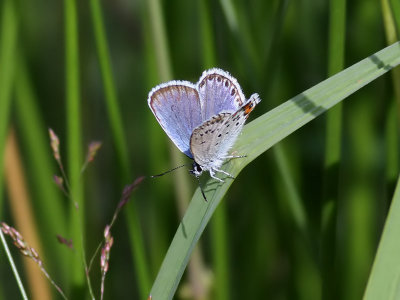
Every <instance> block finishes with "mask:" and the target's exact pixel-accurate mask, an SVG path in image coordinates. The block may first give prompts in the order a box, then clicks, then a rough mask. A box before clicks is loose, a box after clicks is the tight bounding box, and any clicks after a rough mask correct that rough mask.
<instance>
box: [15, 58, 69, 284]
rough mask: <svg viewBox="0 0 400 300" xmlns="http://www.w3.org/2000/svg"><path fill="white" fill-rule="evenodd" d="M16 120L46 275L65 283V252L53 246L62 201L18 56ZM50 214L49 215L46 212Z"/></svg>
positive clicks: (60, 228)
mask: <svg viewBox="0 0 400 300" xmlns="http://www.w3.org/2000/svg"><path fill="white" fill-rule="evenodd" d="M16 78H17V80H16V99H15V108H16V117H17V121H18V125H19V134H20V135H19V136H20V138H21V141H22V144H23V146H24V147H23V148H24V149H29V151H27V153H24V155H25V156H26V158H27V159H26V164H27V167H28V168H27V171H28V172H29V170H33V173H34V174H29V178H31V188H32V195H33V197H32V198H33V201H34V211H35V214H36V215H37V220H38V224H39V227H40V232H41V235H40V238H41V239H42V241H43V245H44V247H43V250H44V252H43V253H41V255H42V256H43V257H44V258H45V262H46V265H47V266H48V268H49V271H50V272H49V273H50V274H54V275H57V273H60V274H59V275H60V277H61V280H60V282H65V281H66V269H67V260H66V257H68V255H69V252H70V251H68V249H67V247H56V248H55V247H54V245H55V243H56V242H55V237H56V235H57V234H60V235H62V236H68V234H67V226H66V214H65V212H64V210H63V198H62V197H61V195H62V194H61V192H60V190H58V189H57V188H56V186H55V184H54V182H53V180H52V177H53V175H54V174H55V168H54V158H53V156H52V153H51V150H50V145H49V139H48V134H47V128H46V126H45V125H44V124H43V122H42V119H41V117H42V116H41V115H40V113H39V109H38V107H37V101H38V100H37V98H36V97H35V95H34V92H33V87H32V83H31V80H30V78H29V76H28V72H27V70H26V65H25V61H24V59H23V57H22V56H21V55H19V56H18V66H17V75H16ZM49 211H51V214H49V213H48V212H49Z"/></svg>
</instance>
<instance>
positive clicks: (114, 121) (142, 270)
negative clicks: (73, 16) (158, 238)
mask: <svg viewBox="0 0 400 300" xmlns="http://www.w3.org/2000/svg"><path fill="white" fill-rule="evenodd" d="M90 9H91V14H92V22H93V28H94V34H95V40H96V46H97V52H98V57H99V62H100V68H101V75H102V79H103V85H104V94H105V100H106V105H107V113H108V117H109V120H110V125H111V131H112V135H113V139H114V144H115V147H116V151H117V158H118V160H119V170H120V172H121V174H122V176H121V177H122V180H123V182H125V183H127V182H130V181H131V179H130V177H131V175H130V171H129V166H130V162H129V156H128V147H127V143H126V137H125V133H124V127H123V124H122V117H121V113H120V109H119V105H118V96H117V92H116V89H115V83H114V77H113V73H112V67H111V60H110V54H109V48H108V44H107V37H106V33H105V29H104V21H103V16H102V10H101V5H100V3H99V1H98V0H91V1H90ZM125 217H126V218H128V219H129V220H128V221H127V223H128V224H130V226H128V230H129V232H130V234H129V236H130V243H131V248H132V251H133V255H132V256H133V260H134V266H135V271H136V275H137V278H138V285H139V294H140V295H141V298H145V297H147V294H148V291H149V290H150V275H149V272H148V263H147V258H146V255H145V249H144V242H143V237H142V233H141V230H140V224H139V218H138V216H137V207H136V205H135V202H134V201H131V203H130V209H129V210H125Z"/></svg>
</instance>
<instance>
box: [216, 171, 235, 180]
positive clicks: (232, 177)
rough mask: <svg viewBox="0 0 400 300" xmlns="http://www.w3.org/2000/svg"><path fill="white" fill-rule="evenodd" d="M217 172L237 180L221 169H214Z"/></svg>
mask: <svg viewBox="0 0 400 300" xmlns="http://www.w3.org/2000/svg"><path fill="white" fill-rule="evenodd" d="M214 171H215V172H220V173H223V174H225V175H226V176H228V177H229V178H232V179H235V177H234V176H232V175H231V174H229V173H228V172H225V171H224V170H220V169H214Z"/></svg>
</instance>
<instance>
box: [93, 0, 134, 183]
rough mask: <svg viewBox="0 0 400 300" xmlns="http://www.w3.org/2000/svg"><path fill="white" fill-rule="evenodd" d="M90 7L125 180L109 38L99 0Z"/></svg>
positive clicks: (126, 163)
mask: <svg viewBox="0 0 400 300" xmlns="http://www.w3.org/2000/svg"><path fill="white" fill-rule="evenodd" d="M90 8H91V13H92V22H93V28H94V34H95V39H96V46H97V52H98V56H99V62H100V68H101V76H102V78H103V84H104V93H105V100H106V104H107V113H108V117H109V119H110V124H111V130H112V133H113V136H114V143H115V147H116V150H117V153H118V159H119V164H120V170H121V172H123V176H122V178H123V180H127V179H129V177H130V175H129V168H128V166H129V165H130V162H129V156H128V150H127V149H128V147H127V145H126V138H125V132H124V127H123V124H122V117H121V112H120V109H119V105H118V97H117V92H116V90H115V84H114V79H113V72H112V68H111V62H110V54H109V50H108V46H107V39H106V34H105V29H104V23H103V16H102V11H101V7H100V3H99V0H91V1H90Z"/></svg>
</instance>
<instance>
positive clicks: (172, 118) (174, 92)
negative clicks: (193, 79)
mask: <svg viewBox="0 0 400 300" xmlns="http://www.w3.org/2000/svg"><path fill="white" fill-rule="evenodd" d="M148 103H149V106H150V109H151V111H152V112H153V114H154V116H155V117H156V118H157V121H158V123H160V125H161V127H162V128H163V129H164V131H165V132H166V134H167V135H168V136H169V138H170V139H171V140H172V141H173V142H174V144H175V145H176V146H177V147H178V148H179V150H180V151H182V152H183V153H185V154H186V155H187V156H189V157H190V158H193V156H192V154H191V153H190V136H191V134H192V131H193V129H194V128H196V127H197V126H199V125H200V124H201V123H202V120H201V112H200V98H199V94H198V92H197V90H196V86H195V85H194V84H192V83H190V82H187V81H170V82H167V83H164V84H160V85H158V86H156V87H155V88H153V89H152V90H151V91H150V93H149V97H148Z"/></svg>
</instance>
